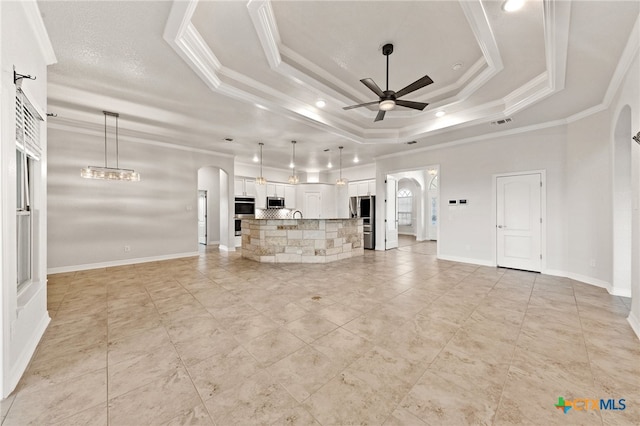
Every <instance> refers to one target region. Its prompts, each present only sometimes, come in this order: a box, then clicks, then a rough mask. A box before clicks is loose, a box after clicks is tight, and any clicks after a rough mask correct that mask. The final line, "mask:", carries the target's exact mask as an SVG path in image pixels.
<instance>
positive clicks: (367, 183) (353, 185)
mask: <svg viewBox="0 0 640 426" xmlns="http://www.w3.org/2000/svg"><path fill="white" fill-rule="evenodd" d="M368 195H376V180H375V179H371V180H361V181H358V182H349V197H366V196H368Z"/></svg>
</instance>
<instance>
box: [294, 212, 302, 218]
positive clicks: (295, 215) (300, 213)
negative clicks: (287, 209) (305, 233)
mask: <svg viewBox="0 0 640 426" xmlns="http://www.w3.org/2000/svg"><path fill="white" fill-rule="evenodd" d="M296 213H300V219H302V212H301V211H300V210H296V211H295V212H293V215H292V219H295V218H296Z"/></svg>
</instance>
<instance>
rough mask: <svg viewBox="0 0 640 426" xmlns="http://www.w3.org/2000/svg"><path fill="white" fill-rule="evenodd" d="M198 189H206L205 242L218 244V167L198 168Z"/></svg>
mask: <svg viewBox="0 0 640 426" xmlns="http://www.w3.org/2000/svg"><path fill="white" fill-rule="evenodd" d="M198 189H199V190H204V191H207V244H220V225H221V224H220V217H221V216H220V169H219V168H218V167H212V166H207V167H202V168H201V169H199V170H198Z"/></svg>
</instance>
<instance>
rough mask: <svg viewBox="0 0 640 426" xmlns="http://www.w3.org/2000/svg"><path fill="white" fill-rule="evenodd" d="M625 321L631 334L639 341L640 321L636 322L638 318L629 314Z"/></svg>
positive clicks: (631, 313)
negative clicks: (629, 326) (631, 331)
mask: <svg viewBox="0 0 640 426" xmlns="http://www.w3.org/2000/svg"><path fill="white" fill-rule="evenodd" d="M627 321H628V322H629V325H631V328H632V329H633V332H634V333H636V336H638V339H640V320H638V317H637V316H635V315H634V314H633V312H630V313H629V316H628V317H627Z"/></svg>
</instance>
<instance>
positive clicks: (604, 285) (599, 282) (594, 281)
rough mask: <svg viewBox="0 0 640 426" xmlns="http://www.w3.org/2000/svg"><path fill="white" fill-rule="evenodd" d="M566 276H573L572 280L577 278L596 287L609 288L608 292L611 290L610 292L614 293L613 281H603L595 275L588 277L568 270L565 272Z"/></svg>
mask: <svg viewBox="0 0 640 426" xmlns="http://www.w3.org/2000/svg"><path fill="white" fill-rule="evenodd" d="M565 277H567V278H571V279H572V280H575V281H580V282H582V283H585V284H590V285H593V286H596V287H601V288H604V289H605V290H607V292H609V293H610V294H613V293H611V283H608V282H606V281H602V280H599V279H597V278H593V277H588V276H586V275H580V274H574V273H572V272H567V273H566V274H565Z"/></svg>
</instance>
